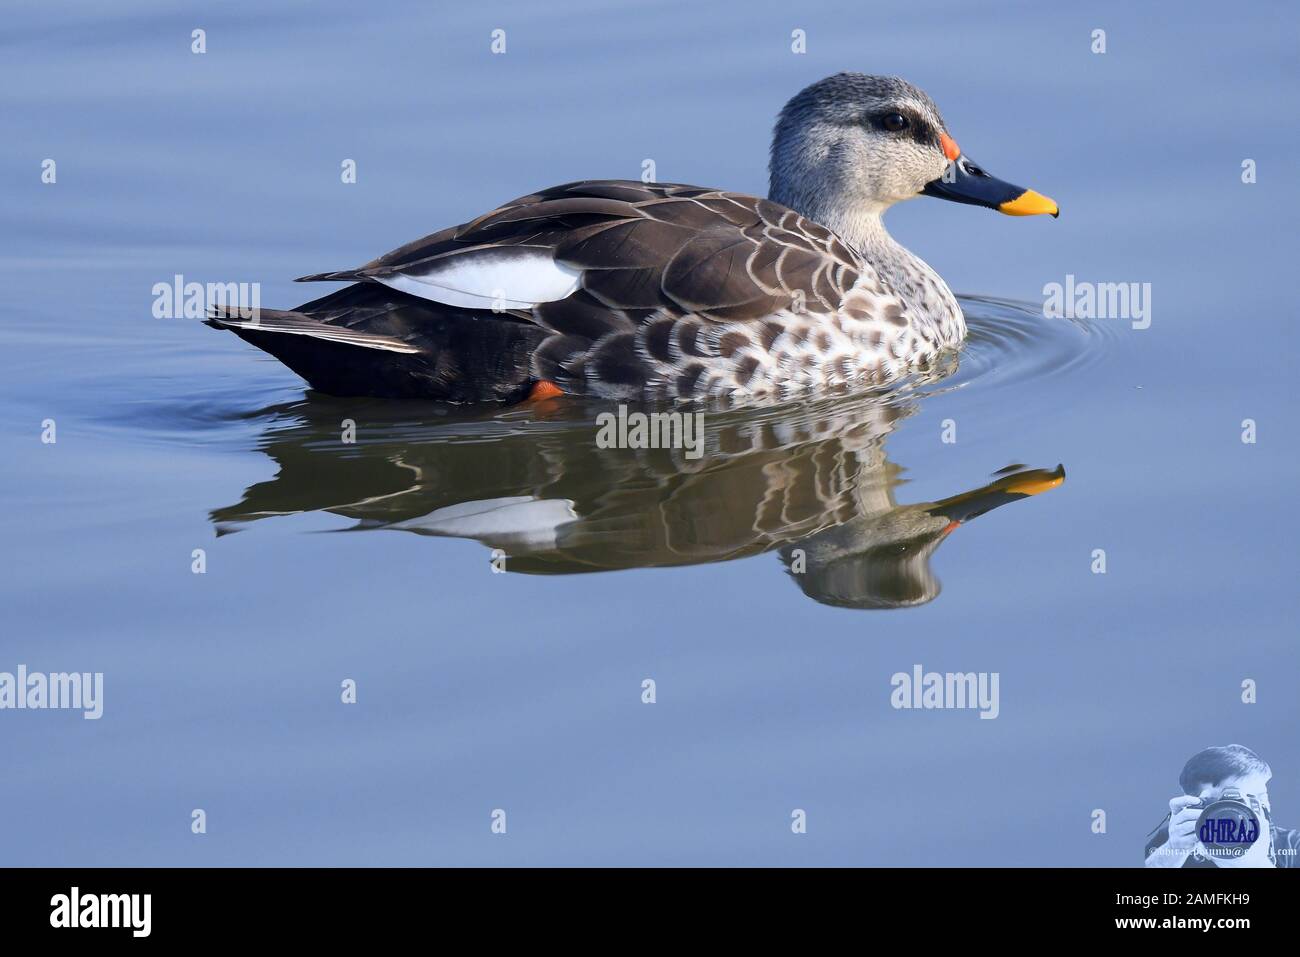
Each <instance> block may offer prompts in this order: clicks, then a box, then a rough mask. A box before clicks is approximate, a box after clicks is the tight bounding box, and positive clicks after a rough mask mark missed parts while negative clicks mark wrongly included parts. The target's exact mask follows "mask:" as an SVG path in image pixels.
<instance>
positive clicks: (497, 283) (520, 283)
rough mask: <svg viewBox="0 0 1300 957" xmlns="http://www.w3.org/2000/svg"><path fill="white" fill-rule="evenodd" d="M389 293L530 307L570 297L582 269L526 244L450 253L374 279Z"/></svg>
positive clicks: (470, 304)
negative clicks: (390, 291) (567, 264)
mask: <svg viewBox="0 0 1300 957" xmlns="http://www.w3.org/2000/svg"><path fill="white" fill-rule="evenodd" d="M374 279H375V280H376V281H377V282H381V283H383V284H384V285H385V286H389V287H391V288H393V289H397V290H399V291H401V292H405V293H409V294H410V295H412V296H419V297H420V298H422V299H430V300H432V301H434V302H441V303H444V304H446V305H448V306H460V307H462V308H465V309H497V310H502V309H531V308H532V307H533V306H535V305H537V304H538V303H539V302H555V301H556V300H558V299H564V298H566V297H568V296H571V295H573V293H574V292H576V291H577V289H578V286H579V285H580V283H581V280H582V271H581V270H579V269H572V268H570V267H568V266H564V265H561V264H560V263H557V262H556V261H555V259H554V257H553V256H552V255H551V252H550V250H547V249H537V248H533V247H528V246H511V247H499V248H485V249H474V250H470V251H468V252H463V253H453V254H451V255H449V256H444V257H442V258H440V259H435V260H433V261H431V262H428V263H420V264H419V265H418V266H416V267H413V268H412V269H411V270H410V271H407V272H398V273H392V274H390V275H386V276H374Z"/></svg>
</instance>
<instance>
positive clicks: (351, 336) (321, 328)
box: [205, 306, 420, 355]
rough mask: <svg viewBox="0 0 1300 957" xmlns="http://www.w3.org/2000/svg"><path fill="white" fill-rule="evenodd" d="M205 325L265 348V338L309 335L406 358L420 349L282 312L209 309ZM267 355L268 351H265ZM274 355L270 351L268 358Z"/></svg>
mask: <svg viewBox="0 0 1300 957" xmlns="http://www.w3.org/2000/svg"><path fill="white" fill-rule="evenodd" d="M205 323H206V324H207V325H209V326H212V328H214V329H229V330H231V331H232V332H234V333H236V334H237V335H239V336H240V337H241V338H243V339H246V340H248V341H249V342H251V343H253V345H255V346H258V347H259V348H263V349H265V348H266V347H265V346H264V345H263V342H264V341H265V337H267V336H276V335H289V336H309V337H311V338H312V339H319V340H321V341H323V342H337V343H340V344H342V345H348V346H356V347H357V348H361V349H378V350H379V351H381V352H401V353H405V354H407V355H412V354H414V353H418V352H419V351H420V349H419V348H418V347H417V346H413V345H411V344H410V343H407V342H403V341H402V340H401V339H397V338H394V337H393V336H379V335H375V334H374V333H369V332H359V331H357V330H356V329H349V328H347V327H346V326H339V325H335V324H333V323H329V322H322V321H321V320H319V319H314V318H312V317H311V316H309V315H307V314H306V313H302V312H293V311H291V310H282V309H260V308H259V309H251V310H246V309H241V308H239V307H235V306H210V307H209V308H208V318H207V319H206V320H205ZM267 351H268V352H271V350H269V349H267ZM274 354H275V353H274V352H272V355H274Z"/></svg>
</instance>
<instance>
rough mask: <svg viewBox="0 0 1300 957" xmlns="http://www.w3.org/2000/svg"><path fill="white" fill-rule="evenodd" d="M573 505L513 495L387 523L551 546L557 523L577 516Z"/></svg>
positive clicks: (487, 539) (516, 543)
mask: <svg viewBox="0 0 1300 957" xmlns="http://www.w3.org/2000/svg"><path fill="white" fill-rule="evenodd" d="M573 506H574V503H573V501H572V500H570V499H567V498H533V497H532V496H530V495H515V496H511V497H509V498H490V499H484V500H483V501H480V502H461V503H459V504H456V505H448V506H447V507H445V508H439V509H434V510H433V511H432V512H430V513H429V514H428V515H423V516H421V517H420V518H412V519H407V520H406V521H404V522H394V523H393V524H391V525H389V526H388V527H389V528H400V529H405V530H407V531H414V532H424V533H426V534H430V535H447V536H450V537H452V538H473V539H477V540H478V541H482V542H490V543H491V544H493V545H509V546H514V547H520V546H523V547H526V548H529V549H550V548H554V547H555V541H556V535H557V533H558V532H559V529H560V526H562V525H567V524H568V523H569V522H572V521H573V520H575V519H576V518H577V517H578V513H577V512H575V511H574V508H573Z"/></svg>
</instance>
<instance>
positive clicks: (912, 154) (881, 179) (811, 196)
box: [770, 73, 1058, 236]
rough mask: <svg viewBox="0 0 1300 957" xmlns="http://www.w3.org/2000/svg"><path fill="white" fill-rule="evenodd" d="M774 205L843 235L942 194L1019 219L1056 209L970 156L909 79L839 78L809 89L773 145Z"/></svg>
mask: <svg viewBox="0 0 1300 957" xmlns="http://www.w3.org/2000/svg"><path fill="white" fill-rule="evenodd" d="M770 193H771V198H772V199H773V200H774V201H776V202H778V203H781V204H783V205H785V206H789V207H790V208H791V209H794V210H797V211H798V212H800V213H802V214H804V215H806V216H810V217H811V218H813V219H815V220H816V221H817V222H820V223H822V224H823V225H825V226H828V227H830V228H831V229H834V230H836V231H837V232H840V233H841V234H847V235H850V236H851V235H853V234H855V233H858V232H860V231H861V230H860V228H854V227H855V225H856V226H859V227H860V226H861V223H862V221H864V220H878V219H879V217H880V214H881V213H883V212H884V211H885V210H886V209H888V208H889V207H890V206H892V205H893V204H894V203H898V202H901V201H902V200H905V199H912V198H913V197H915V196H921V195H926V196H937V197H939V198H941V199H950V200H954V201H955V202H959V203H970V204H972V205H975V206H986V207H988V208H990V209H996V210H998V211H999V212H1003V213H1006V214H1008V215H1011V216H1031V215H1034V214H1036V213H1048V214H1050V215H1052V216H1056V215H1057V213H1058V210H1057V206H1056V203H1054V202H1052V200H1050V199H1048V198H1047V197H1046V196H1042V195H1040V194H1038V193H1035V192H1034V191H1033V190H1028V189H1024V188H1023V187H1020V186H1013V185H1011V184H1010V183H1006V182H1003V181H1002V180H1000V179H997V178H995V177H993V176H990V175H989V174H988V173H986V172H985V171H984V170H983V169H981V168H980V167H978V166H976V165H975V164H974V163H972V162H971V161H970V160H969V159H967V158H966V156H964V155H963V154H962V152H961V149H960V148H959V147H958V146H957V143H956V141H955V140H954V139H953V138H952V136H951V135H950V134H949V132H948V128H947V126H946V125H945V124H944V121H943V116H942V115H940V113H939V108H938V107H937V106H935V104H934V101H933V100H931V99H930V97H928V96H927V95H926V94H925V92H924V91H922V90H920V89H918V88H917V87H915V86H913V85H912V84H910V83H908V82H907V81H906V80H900V79H898V78H897V77H892V76H868V75H867V74H865V73H837V74H836V75H835V76H831V77H827V78H826V79H824V80H819V81H818V82H816V83H814V84H812V85H811V86H809V87H806V88H805V89H803V90H801V91H800V92H799V93H798V94H796V95H795V96H794V98H793V99H791V100H790V102H789V103H787V104H786V105H785V108H784V109H782V110H781V115H780V117H778V119H777V122H776V130H775V132H774V134H773V137H772V159H771V186H770Z"/></svg>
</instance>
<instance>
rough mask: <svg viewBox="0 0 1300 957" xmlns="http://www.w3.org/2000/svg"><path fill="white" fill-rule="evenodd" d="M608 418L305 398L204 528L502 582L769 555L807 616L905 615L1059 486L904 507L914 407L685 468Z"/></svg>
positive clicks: (565, 409)
mask: <svg viewBox="0 0 1300 957" xmlns="http://www.w3.org/2000/svg"><path fill="white" fill-rule="evenodd" d="M601 408H602V407H598V406H594V405H593V404H591V403H578V402H570V401H568V400H563V401H560V402H550V403H546V404H545V407H543V408H539V409H537V410H535V411H533V412H529V413H522V412H515V413H510V414H506V415H499V414H498V415H489V414H486V413H483V414H480V415H479V416H478V417H476V418H475V417H471V418H466V417H465V414H464V413H463V412H461V413H457V412H449V411H448V410H447V409H445V408H443V409H438V408H434V407H431V406H420V407H416V406H412V405H411V404H410V403H397V404H394V403H386V402H382V401H378V400H360V401H358V400H343V399H331V398H327V397H324V396H318V395H314V394H312V395H309V396H308V397H307V398H306V399H304V400H303V401H301V402H298V403H294V404H292V405H288V406H282V407H277V408H273V409H268V410H265V411H264V413H263V414H267V415H270V416H272V424H271V425H270V426H269V428H268V429H267V431H266V433H265V434H264V436H263V450H264V451H265V452H266V453H267V455H269V456H270V457H271V458H272V459H274V460H275V462H276V463H277V465H278V466H279V472H278V473H277V474H276V476H275V477H274V478H273V479H271V480H270V481H267V482H262V483H259V484H257V485H253V486H251V487H250V488H248V489H247V490H246V491H245V492H244V496H243V499H242V501H240V502H239V503H238V504H236V505H231V506H228V507H226V508H219V509H216V510H215V511H213V512H212V513H211V518H212V521H213V523H214V524H215V525H216V527H217V530H218V532H219V533H222V532H229V531H233V530H235V529H236V528H238V527H239V525H240V524H241V523H246V522H250V521H253V520H255V519H259V518H264V517H267V516H273V515H290V514H297V513H302V512H311V511H326V512H331V513H334V514H337V515H342V516H346V517H347V518H350V519H354V520H355V522H356V524H355V525H354V526H352V527H353V528H355V529H358V530H359V529H398V530H402V531H409V532H415V533H417V534H422V535H437V536H450V537H456V538H468V539H474V540H477V541H479V542H481V543H483V544H484V545H486V546H488V547H489V548H492V549H499V550H500V552H501V553H503V554H504V559H501V558H500V557H498V562H499V563H500V562H502V561H503V563H504V565H505V568H506V570H508V571H510V572H525V573H530V574H572V573H576V572H593V571H606V570H611V569H621V568H642V567H653V566H671V565H694V564H699V563H704V562H717V561H726V560H728V559H733V558H739V557H742V556H747V555H756V554H758V553H760V552H766V551H772V550H777V551H778V552H779V554H780V556H781V560H782V561H783V562H784V564H785V567H786V570H787V572H788V573H789V574H790V577H792V578H793V579H794V580H795V582H796V583H797V584H798V585H799V587H800V588H801V589H803V591H804V593H805V594H807V595H808V596H809V597H811V598H813V599H815V600H816V601H819V602H822V603H823V604H829V605H838V606H844V607H852V608H899V607H906V606H910V605H920V604H924V603H925V602H928V601H930V600H931V599H933V598H934V597H935V596H936V595H938V594H939V588H940V586H939V581H938V579H937V578H936V577H935V575H934V573H933V572H932V571H931V570H930V564H929V563H930V556H931V555H932V554H933V552H934V551H935V549H936V548H938V546H939V544H940V543H941V542H943V541H944V540H945V538H946V537H947V535H948V534H949V533H950V532H951V531H952V530H953V529H955V528H956V527H957V526H958V525H960V524H961V523H964V522H968V521H970V520H971V519H973V518H975V517H977V516H979V515H982V514H984V513H985V512H988V511H990V510H991V509H995V508H997V507H999V506H1001V505H1004V504H1006V503H1008V502H1013V501H1017V500H1018V499H1021V498H1025V497H1027V496H1030V495H1035V494H1037V493H1039V492H1043V491H1046V490H1048V489H1051V488H1054V487H1056V486H1057V485H1059V484H1061V482H1062V481H1063V480H1064V478H1065V471H1064V469H1063V468H1062V467H1061V466H1057V467H1056V469H1054V470H1050V471H1049V470H1045V469H1027V468H1024V467H1023V466H1011V467H1008V468H1007V469H1004V470H1003V471H1002V472H1001V473H999V475H998V477H997V478H996V480H995V481H993V482H992V483H990V484H988V485H984V486H982V487H980V488H977V489H974V490H972V491H968V492H963V493H961V494H959V495H954V496H953V497H951V498H947V499H943V500H941V501H938V502H921V503H916V504H910V505H899V504H898V503H897V502H895V500H894V490H895V487H896V486H897V485H898V484H899V478H898V473H899V467H898V466H896V465H894V464H893V463H892V462H890V461H888V460H887V458H886V456H885V452H884V439H885V437H886V436H887V435H888V434H889V433H890V432H891V431H892V430H893V428H894V427H895V425H896V424H897V423H898V422H899V421H900V420H901V419H903V418H905V417H906V416H908V415H909V414H911V412H912V411H913V410H914V405H913V404H911V403H910V402H908V401H905V400H900V399H899V398H898V397H893V398H890V399H883V398H880V397H858V398H854V399H838V400H825V401H822V402H816V403H806V404H802V405H798V406H783V407H780V408H775V409H766V410H759V411H752V410H751V411H750V412H748V413H747V414H746V413H739V412H719V413H717V414H715V415H708V416H706V419H705V451H704V454H703V455H702V456H701V457H699V458H694V459H693V458H688V457H687V456H686V455H685V454H684V453H683V452H682V451H681V450H631V449H617V448H615V449H610V448H600V447H598V444H597V441H596V439H597V434H598V427H597V425H596V422H595V413H596V412H598V411H600V410H601ZM604 408H606V409H607V407H604ZM353 430H354V431H355V435H352V434H351V432H352V431H353Z"/></svg>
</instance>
